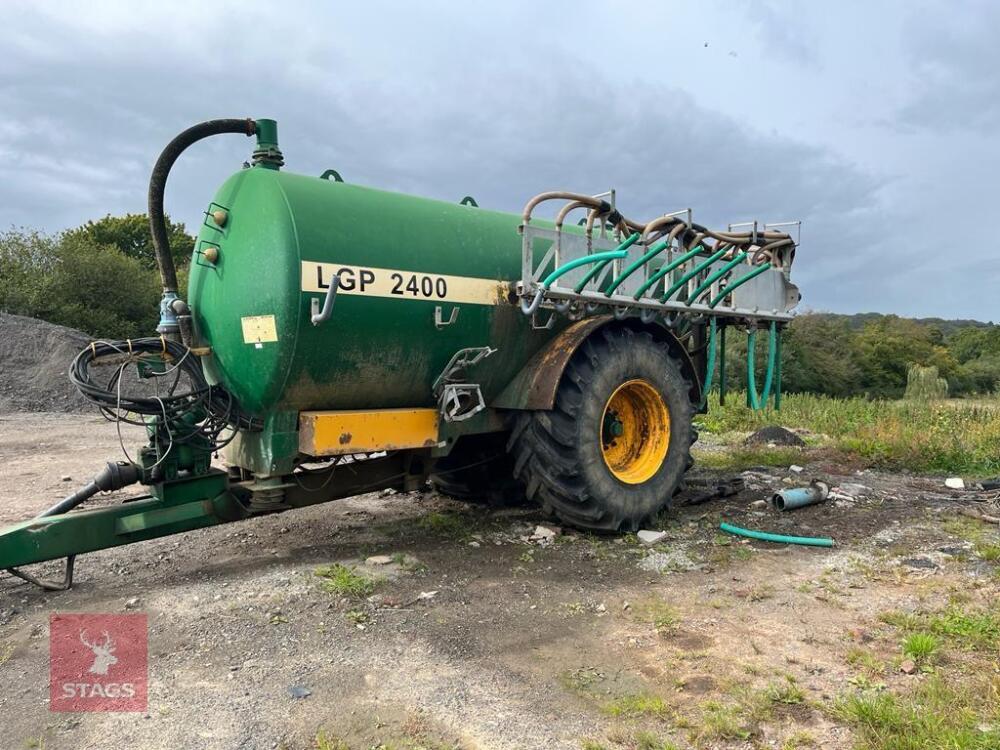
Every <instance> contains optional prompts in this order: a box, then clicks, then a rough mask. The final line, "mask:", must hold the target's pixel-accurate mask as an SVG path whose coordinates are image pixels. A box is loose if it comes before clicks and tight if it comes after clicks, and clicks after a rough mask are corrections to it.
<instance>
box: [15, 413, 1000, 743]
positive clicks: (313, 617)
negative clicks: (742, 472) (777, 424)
mask: <svg viewBox="0 0 1000 750" xmlns="http://www.w3.org/2000/svg"><path fill="white" fill-rule="evenodd" d="M125 439H126V444H127V445H134V444H136V442H137V440H138V439H139V437H138V436H137V435H136V432H135V431H132V432H131V433H126V436H125ZM0 455H2V456H3V461H2V464H0V466H2V468H0V523H7V522H11V521H14V520H17V519H21V518H26V517H30V516H31V515H32V514H34V513H35V512H37V511H39V510H41V509H42V508H44V507H45V506H46V505H48V504H49V503H51V502H52V501H53V500H55V499H58V498H59V497H60V496H61V495H63V494H65V492H66V491H67V489H69V488H73V487H76V486H77V485H78V484H80V483H82V482H83V481H85V480H86V479H87V478H89V476H90V475H92V474H93V472H94V470H95V469H96V468H98V467H99V465H100V463H101V462H102V461H104V460H106V459H110V458H115V457H117V456H118V455H119V449H118V444H117V437H116V436H115V430H114V427H113V426H112V425H109V424H107V423H105V422H103V420H101V419H100V418H98V417H89V416H78V415H74V416H67V415H41V414H34V415H7V416H3V417H0ZM836 470H837V467H832V466H824V465H813V466H808V467H807V472H806V475H808V474H809V473H810V472H814V473H817V474H821V475H823V476H828V477H830V478H831V479H832V480H833V481H834V482H844V481H851V482H860V483H863V484H865V485H867V486H868V487H870V488H872V491H871V493H870V494H869V496H868V497H867V498H865V499H859V500H857V501H855V502H841V503H839V504H835V503H833V502H830V503H827V504H825V505H823V506H818V507H813V508H808V509H804V510H801V511H797V512H795V513H790V514H786V515H782V516H778V515H777V514H776V513H775V512H774V511H771V510H757V509H750V508H749V503H750V502H751V501H753V500H755V499H759V498H761V497H765V496H767V494H768V489H767V487H768V486H777V485H779V484H780V483H781V480H782V478H783V477H784V476H785V473H784V472H782V471H775V472H773V474H772V476H770V477H765V476H763V475H761V477H760V478H758V479H757V480H753V478H752V477H751V479H752V481H757V482H758V483H759V484H758V486H752V487H748V488H747V489H746V490H745V491H744V492H743V493H742V494H741V495H739V496H737V497H730V498H726V499H721V500H715V501H712V502H709V503H706V504H703V505H698V506H692V507H686V508H679V509H678V510H676V511H674V512H673V513H672V514H671V515H670V516H669V518H668V519H667V521H666V522H665V525H664V528H665V529H666V530H667V531H668V533H669V538H668V540H667V541H666V542H665V543H664V545H663V546H662V547H661V548H660V549H659V551H654V552H650V551H649V550H647V549H645V548H643V547H642V546H640V545H638V544H637V543H636V542H635V540H632V539H617V540H616V539H608V538H604V539H598V538H594V537H588V536H583V535H576V534H568V535H563V536H560V537H557V539H556V540H555V541H554V542H553V543H551V544H548V545H544V546H543V545H540V544H538V543H535V542H530V541H527V537H528V536H529V535H530V534H531V532H532V530H533V529H534V527H535V525H536V524H538V523H546V521H545V520H544V519H543V518H542V517H541V516H540V515H538V514H537V513H535V512H534V511H531V510H516V511H505V512H500V513H496V512H493V513H491V512H488V511H486V510H483V509H478V508H470V507H468V506H463V505H460V504H457V503H453V502H451V501H448V500H444V499H442V498H439V497H436V496H434V495H433V494H432V493H428V494H425V495H422V496H421V495H416V494H414V495H389V496H382V495H378V494H372V495H366V496H362V497H358V498H353V499H351V500H346V501H341V502H337V503H333V504H330V505H327V506H325V507H324V506H318V507H315V508H311V509H306V510H302V511H296V512H292V513H289V514H284V515H278V516H270V517H264V518H258V519H255V520H252V521H249V522H244V523H242V524H236V525H230V526H222V527H218V528H214V529H208V530H203V531H199V532H194V533H191V534H188V535H184V536H179V537H168V538H165V539H161V540H157V541H153V542H147V543H143V544H139V545H135V546H132V547H125V548H119V549H113V550H105V551H103V552H99V553H95V554H92V555H87V556H84V557H82V558H80V560H79V562H78V566H77V578H78V584H77V585H76V587H75V588H74V589H73V590H72V591H70V592H66V593H59V594H51V593H45V592H42V591H39V590H36V589H34V588H33V587H30V586H28V585H24V584H21V583H19V582H17V581H16V580H15V579H13V578H10V577H8V576H5V575H4V576H2V577H0V683H2V684H3V685H4V688H5V689H4V690H3V692H2V693H0V725H2V726H3V727H4V740H3V741H2V742H0V744H2V746H3V747H11V748H21V747H45V748H97V747H101V748H103V747H126V746H130V747H142V748H171V749H173V748H248V749H249V748H276V747H283V748H288V749H289V750H292V749H293V748H294V749H299V748H312V747H320V748H323V747H332V748H341V747H349V748H369V747H376V746H382V745H384V746H386V747H393V748H450V747H462V748H484V749H490V750H492V749H494V748H495V749H498V750H503V749H506V748H511V749H513V748H543V747H544V748H580V747H581V746H582V743H583V742H584V741H585V740H587V739H590V740H593V741H595V742H598V743H600V746H606V747H608V748H619V747H624V748H629V747H636V746H637V744H636V743H637V740H636V737H637V736H638V735H637V734H636V733H637V732H641V731H650V732H652V733H653V734H655V735H656V736H658V737H661V738H663V739H670V740H672V741H673V742H675V743H676V744H677V745H678V746H679V747H688V746H691V745H692V744H693V745H695V746H701V747H748V746H750V744H749V743H755V744H756V745H757V746H775V747H778V746H780V745H781V743H782V742H784V741H785V740H786V739H787V738H788V737H790V736H792V735H793V734H795V733H796V732H802V731H805V732H808V734H809V735H810V736H811V737H812V738H813V740H814V741H815V743H816V746H818V747H826V748H844V747H849V746H850V745H851V741H852V740H851V734H850V730H849V729H847V728H846V727H843V726H840V725H838V724H836V723H834V722H833V721H831V720H830V719H829V718H828V717H827V714H826V713H825V712H824V711H823V709H822V706H823V705H824V704H826V703H828V702H829V701H830V700H831V699H832V698H833V697H834V696H836V695H837V694H838V693H840V692H841V691H842V690H843V689H845V688H846V685H847V680H848V679H849V678H851V677H852V676H853V675H854V674H855V673H854V671H853V668H852V667H851V666H850V665H849V664H848V663H847V660H846V654H847V652H848V651H849V650H850V649H851V648H852V647H856V646H857V645H858V644H864V647H865V648H866V649H869V650H871V651H872V652H873V653H875V654H877V655H881V656H883V657H884V658H885V659H887V660H889V659H891V658H892V656H893V655H895V654H898V652H899V642H898V637H897V635H896V634H893V633H892V632H890V631H889V630H887V628H886V626H884V625H882V624H880V623H879V622H878V621H877V620H876V615H877V614H878V613H879V612H882V611H885V610H890V609H902V610H907V609H911V608H913V607H914V606H916V604H917V603H918V602H920V603H921V604H922V606H933V605H935V603H938V604H940V603H943V602H945V601H946V600H947V598H948V594H949V591H953V590H962V591H965V592H968V593H969V594H970V595H971V596H972V597H974V598H975V599H986V598H988V597H990V596H995V593H996V583H995V578H991V576H992V575H993V571H992V568H990V567H989V564H986V563H983V562H981V561H977V560H976V559H974V558H972V559H970V558H968V557H965V556H964V555H961V554H957V553H956V552H955V546H956V545H961V544H963V542H962V541H961V540H960V539H958V538H956V537H955V536H953V535H952V534H950V533H948V532H947V531H945V530H943V529H942V520H943V519H945V518H950V517H951V515H950V508H951V507H952V506H954V504H955V503H954V502H952V501H949V500H947V499H944V498H934V499H929V500H922V499H921V498H922V497H924V495H926V494H927V493H928V492H930V491H932V490H933V488H934V487H935V486H939V485H935V483H933V482H931V481H930V480H914V479H906V478H900V477H891V476H884V475H870V474H866V475H863V476H853V475H852V476H844V477H839V476H837V475H836ZM64 475H69V476H71V477H72V481H70V482H63V481H61V477H63V476H64ZM702 476H706V475H704V474H703V475H702ZM719 476H721V475H719ZM104 501H109V500H107V499H105V500H104ZM720 515H721V516H723V517H725V518H726V519H727V520H731V521H732V522H733V523H736V524H742V525H747V526H755V527H758V528H769V529H772V530H778V531H782V530H784V531H795V532H799V533H803V534H824V535H831V536H833V537H835V538H836V540H837V547H835V548H834V549H832V550H823V549H807V548H801V547H794V548H788V547H777V546H775V545H766V544H759V545H758V544H744V543H742V542H739V541H736V540H735V539H733V538H730V537H722V536H720V535H719V534H718V533H717V531H716V527H717V523H718V519H719V517H720ZM938 548H942V549H944V550H946V551H944V552H941V551H938ZM949 549H950V551H947V550H949ZM379 554H386V555H397V559H396V560H395V561H394V562H392V563H390V564H388V565H378V566H375V565H362V568H361V570H362V571H364V572H366V573H369V574H371V575H373V576H377V577H378V578H380V579H381V583H380V584H379V586H378V589H377V592H376V594H375V595H374V597H373V598H371V599H370V600H364V599H359V600H352V599H342V598H341V597H340V596H338V595H335V594H331V593H329V592H327V591H325V590H324V589H323V588H322V582H323V580H322V579H320V578H318V577H317V576H316V575H315V574H314V570H315V569H316V568H317V567H318V566H320V565H329V564H331V563H336V562H342V563H346V564H349V565H350V564H355V563H362V562H363V561H364V560H365V559H366V558H367V557H369V556H371V555H379ZM651 554H653V555H655V554H660V555H665V556H664V557H659V558H656V557H653V558H650V557H648V556H649V555H651ZM402 555H405V557H403V556H402ZM915 556H916V557H918V558H926V559H927V560H929V561H930V562H931V563H932V564H933V567H928V566H927V565H926V564H925V563H915V562H914V558H915ZM644 560H645V561H646V562H644V563H643V561H644ZM657 562H659V564H660V565H661V566H662V567H664V568H665V570H664V571H663V572H655V571H653V570H647V569H644V568H643V567H640V563H642V564H643V565H644V566H645V567H647V568H649V567H656V566H655V565H654V564H653V563H657ZM984 566H985V567H984ZM53 570H54V569H53ZM423 592H437V593H436V594H434V595H433V596H430V597H426V596H425V597H424V598H420V596H419V595H420V594H421V593H423ZM133 597H137V598H138V601H137V602H133V603H132V604H131V605H130V606H131V609H130V611H141V612H146V613H148V616H149V628H150V644H149V654H150V697H149V711H148V714H146V715H141V714H109V713H83V714H64V713H52V712H50V711H49V710H48V683H47V672H48V641H47V637H48V617H49V614H50V613H52V612H74V611H87V612H121V611H125V607H126V602H127V601H128V600H130V599H132V598H133ZM883 679H884V680H885V682H886V683H888V684H889V687H890V688H892V687H894V686H896V685H899V684H902V683H904V682H905V681H907V680H913V679H917V678H916V677H914V676H908V675H904V674H901V673H898V671H894V672H891V673H889V674H887V675H885V677H884V678H883ZM776 684H777V685H794V686H796V688H797V689H800V690H801V692H802V696H803V699H802V700H796V701H789V702H788V703H781V704H780V705H778V704H775V705H774V706H773V707H771V708H769V709H768V710H767V711H765V712H763V713H761V714H760V715H758V716H756V717H755V718H754V719H753V721H752V722H749V720H748V723H747V730H746V731H747V733H749V734H750V739H749V740H744V739H726V738H724V737H719V736H715V735H713V734H712V731H713V730H712V728H711V726H710V724H709V723H708V722H707V721H706V720H705V715H706V714H705V711H706V702H707V701H710V700H717V701H719V702H721V703H722V704H724V705H730V704H732V705H740V700H742V699H741V698H740V697H739V696H741V695H746V694H748V693H749V692H750V691H761V692H766V690H768V688H769V687H773V686H774V685H776ZM290 688H304V689H305V690H304V691H301V690H300V693H302V692H305V691H308V693H309V694H308V696H307V697H303V698H294V697H292V694H291V692H290ZM650 698H652V699H656V701H659V702H655V701H652V702H651V701H650V700H646V701H645V703H643V702H642V699H650ZM334 737H336V738H339V739H341V740H343V741H344V742H345V743H346V744H345V745H337V744H335V742H334V740H333V739H332V738H334ZM317 738H318V739H317ZM324 738H325V739H324ZM324 742H325V743H326V744H325V745H324ZM380 743H381V745H380Z"/></svg>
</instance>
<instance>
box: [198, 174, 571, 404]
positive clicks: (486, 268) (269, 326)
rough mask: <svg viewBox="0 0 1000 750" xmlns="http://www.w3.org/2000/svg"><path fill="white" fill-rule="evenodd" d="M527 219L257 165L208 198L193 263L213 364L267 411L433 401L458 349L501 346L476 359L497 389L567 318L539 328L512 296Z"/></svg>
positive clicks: (226, 381) (486, 387)
mask: <svg viewBox="0 0 1000 750" xmlns="http://www.w3.org/2000/svg"><path fill="white" fill-rule="evenodd" d="M519 223H520V217H518V216H516V215H514V214H505V213H499V212H494V211H487V210H484V209H481V208H477V207H474V206H468V205H459V204H451V203H446V202H442V201H435V200H428V199H425V198H417V197H412V196H408V195H400V194H396V193H390V192H384V191H381V190H373V189H371V188H366V187H359V186H357V185H349V184H346V183H343V182H335V181H329V180H325V179H321V178H318V177H307V176H303V175H297V174H293V173H290V172H286V171H278V170H276V169H269V168H265V167H254V168H250V169H244V170H242V171H240V172H238V173H236V174H234V175H233V176H232V177H230V178H229V179H228V180H227V181H226V182H225V183H224V184H223V185H222V187H221V188H220V189H219V191H218V192H217V193H216V195H215V197H214V199H213V202H212V204H211V205H210V206H209V207H208V210H207V212H206V219H205V222H204V225H203V226H202V228H201V232H200V234H199V238H198V245H197V247H196V253H195V257H194V263H193V265H192V269H191V276H190V282H189V289H188V294H189V300H190V303H191V307H192V309H193V313H194V320H195V326H196V332H197V334H198V337H199V340H200V341H201V342H202V343H204V344H206V345H209V346H211V347H212V352H213V354H212V356H211V357H208V358H206V368H207V370H208V372H209V375H210V377H212V378H214V379H215V380H216V381H217V382H221V383H222V384H223V385H224V386H225V387H226V388H227V389H228V390H229V391H230V392H231V393H232V394H233V395H234V396H235V397H236V398H237V399H238V400H239V402H240V404H241V406H242V407H243V408H244V409H245V410H247V411H249V412H252V413H255V414H266V413H268V412H271V411H275V410H282V411H295V410H307V409H362V408H392V407H416V406H431V405H433V404H434V395H433V391H432V386H433V383H434V381H435V379H436V378H437V377H438V375H440V374H441V372H442V370H443V369H444V368H445V366H446V365H447V363H448V361H449V359H450V358H451V357H452V355H453V354H455V352H456V351H458V350H459V349H463V348H467V347H482V346H491V347H493V348H495V349H496V350H497V352H496V353H495V354H493V355H492V356H491V357H490V358H489V359H487V360H485V361H484V362H483V363H482V364H481V365H479V366H478V367H477V369H476V371H475V377H476V382H478V383H479V384H480V386H481V388H482V391H483V393H484V395H485V396H486V399H487V401H489V399H490V397H492V396H494V395H495V394H496V393H498V392H499V390H500V389H502V388H503V387H504V386H505V385H506V384H507V383H508V382H509V381H510V379H511V378H512V377H513V376H514V375H515V374H516V373H517V372H518V370H519V369H520V368H521V367H522V366H523V365H524V363H525V362H526V361H527V360H528V358H529V357H530V356H531V355H532V354H533V353H534V352H535V351H536V350H537V349H538V348H539V347H540V346H541V345H542V344H544V343H545V341H547V340H548V339H549V338H551V336H552V335H553V334H554V333H555V331H538V330H534V329H533V328H532V326H531V324H530V320H529V319H528V318H526V317H525V316H524V315H523V314H522V313H521V312H520V310H519V309H518V307H517V305H516V304H514V303H513V301H512V299H511V298H509V295H510V284H511V282H513V281H515V280H516V279H518V278H519V277H520V273H521V238H520V236H519V234H518V231H517V230H518V225H519ZM213 257H214V262H212V258H213ZM334 274H339V278H340V288H339V290H338V292H337V296H336V301H335V304H334V307H333V313H332V316H331V317H330V319H329V320H327V321H326V322H324V323H322V324H320V325H313V324H312V322H311V315H312V300H314V299H316V300H319V301H322V300H323V297H324V293H325V289H326V285H327V284H328V283H329V281H330V278H331V277H332V276H333V275H334ZM436 307H440V310H439V311H438V315H437V317H436V311H435V308H436ZM456 308H457V309H458V313H457V317H455V318H454V322H452V323H451V324H447V323H448V321H450V320H452V316H453V315H455V313H454V312H453V311H454V310H455V309H456ZM272 316H273V317H272Z"/></svg>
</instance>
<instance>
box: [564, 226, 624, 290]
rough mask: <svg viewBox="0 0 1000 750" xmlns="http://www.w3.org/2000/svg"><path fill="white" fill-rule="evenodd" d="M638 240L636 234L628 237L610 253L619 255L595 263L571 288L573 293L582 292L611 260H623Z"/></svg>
mask: <svg viewBox="0 0 1000 750" xmlns="http://www.w3.org/2000/svg"><path fill="white" fill-rule="evenodd" d="M638 239H639V233H638V232H635V233H634V234H631V235H629V237H628V239H627V240H625V241H624V242H623V243H622V244H620V245H619V246H618V247H616V248H615V249H614V250H612V251H611V252H613V253H621V255H616V256H615V257H613V258H608V259H607V260H602V261H601V262H600V263H597V264H596V265H595V266H594V267H593V268H591V269H590V270H589V271H587V275H586V276H584V277H583V278H582V279H581V280H580V283H579V284H577V285H576V286H575V287H573V291H574V292H576V293H577V294H579V293H580V292H582V291H583V290H584V287H586V286H587V284H589V283H590V280H591V279H592V278H594V277H595V276H597V274H599V273H600V272H601V271H603V270H604V267H605V266H607V265H608V263H610V262H611V261H613V260H617V259H618V258H624V257H625V256H626V255H627V253H625V252H624V251H625V250H628V249H629V248H630V247H632V245H634V244H635V242H636V240H638Z"/></svg>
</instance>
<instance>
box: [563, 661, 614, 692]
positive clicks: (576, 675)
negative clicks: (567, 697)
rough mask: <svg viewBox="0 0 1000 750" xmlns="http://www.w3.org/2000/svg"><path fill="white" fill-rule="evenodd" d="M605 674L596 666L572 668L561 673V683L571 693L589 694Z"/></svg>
mask: <svg viewBox="0 0 1000 750" xmlns="http://www.w3.org/2000/svg"><path fill="white" fill-rule="evenodd" d="M603 680H604V675H603V674H602V673H601V672H600V671H598V670H597V669H596V668H595V667H580V668H579V669H571V670H568V671H566V672H563V673H562V674H560V675H559V684H560V685H562V686H563V688H565V689H566V690H567V691H569V692H571V693H582V694H588V693H590V692H591V689H592V688H593V687H594V686H595V685H597V684H598V683H599V682H601V681H603Z"/></svg>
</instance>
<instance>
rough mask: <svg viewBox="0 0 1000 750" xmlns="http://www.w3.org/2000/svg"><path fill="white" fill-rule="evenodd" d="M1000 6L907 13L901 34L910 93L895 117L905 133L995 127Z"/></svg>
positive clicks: (999, 97) (999, 115)
mask: <svg viewBox="0 0 1000 750" xmlns="http://www.w3.org/2000/svg"><path fill="white" fill-rule="evenodd" d="M998 29H1000V4H997V3H995V2H990V1H989V0H986V1H984V2H973V3H964V4H961V3H960V4H955V3H947V4H943V5H942V4H938V5H935V6H934V10H933V11H932V12H930V13H925V12H923V11H915V12H912V13H911V14H910V15H909V17H908V20H907V23H906V25H905V27H904V30H903V42H904V45H903V46H904V50H905V52H906V55H907V58H908V61H909V63H910V66H911V75H912V77H913V87H914V90H913V94H912V98H911V99H910V101H909V102H908V103H907V104H905V105H904V106H903V107H902V108H901V109H900V111H899V112H898V113H897V122H898V124H899V126H900V127H903V128H906V129H909V130H916V131H919V130H934V131H940V132H947V131H963V130H969V131H980V132H982V133H984V134H991V133H993V132H994V131H995V130H996V128H997V127H998V126H1000V75H998V74H997V71H998V70H1000V46H998V45H997V30H998Z"/></svg>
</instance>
